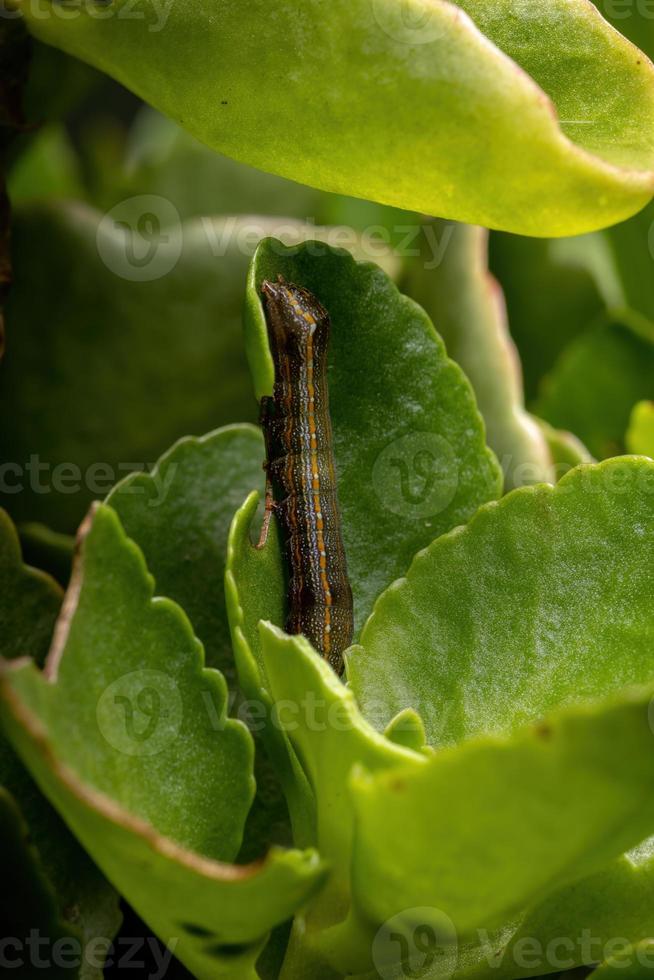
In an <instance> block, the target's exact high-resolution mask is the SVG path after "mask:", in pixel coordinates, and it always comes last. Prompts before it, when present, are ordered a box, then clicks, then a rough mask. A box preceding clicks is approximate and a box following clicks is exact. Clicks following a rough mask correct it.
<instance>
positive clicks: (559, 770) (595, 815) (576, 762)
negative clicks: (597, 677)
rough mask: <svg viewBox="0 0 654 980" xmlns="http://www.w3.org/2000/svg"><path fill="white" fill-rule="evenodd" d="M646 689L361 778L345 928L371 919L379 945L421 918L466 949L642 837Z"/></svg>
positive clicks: (653, 774)
mask: <svg viewBox="0 0 654 980" xmlns="http://www.w3.org/2000/svg"><path fill="white" fill-rule="evenodd" d="M653 690H654V688H652V687H651V686H650V687H649V688H643V689H638V690H634V691H633V692H631V693H627V692H625V693H624V694H622V695H621V697H620V698H616V699H611V700H609V701H604V702H599V703H597V704H595V705H593V706H590V705H586V706H580V707H576V708H572V709H568V710H566V711H563V712H560V713H558V714H557V715H553V716H550V717H549V718H548V719H547V720H546V721H545V722H543V723H541V724H539V725H538V726H536V727H534V728H533V729H527V730H522V731H521V732H518V733H516V734H514V735H513V736H512V737H510V738H509V739H489V738H485V739H476V740H473V741H471V742H468V743H466V744H465V745H463V746H458V747H457V748H454V749H444V750H442V751H440V752H438V753H436V754H435V755H434V756H433V757H432V758H431V759H428V760H427V761H426V762H425V764H424V765H423V766H422V767H416V766H413V767H410V768H409V767H407V768H406V770H405V771H402V770H395V771H394V772H391V773H388V772H381V773H377V774H375V775H371V774H369V773H366V772H365V770H364V769H361V770H360V771H359V772H358V773H355V775H354V777H353V780H352V789H353V794H354V803H355V810H356V829H355V837H354V846H353V872H352V875H353V894H354V906H353V913H352V915H351V921H352V920H354V921H355V922H356V919H355V917H356V915H357V914H358V916H359V917H360V919H359V924H361V920H362V919H367V921H368V922H369V929H370V933H371V935H372V936H374V935H375V932H376V930H377V928H378V927H379V925H381V924H382V923H384V922H387V921H388V920H392V919H393V918H394V917H395V916H397V917H398V919H399V921H400V923H402V921H404V929H405V930H407V931H408V930H410V929H411V928H412V925H415V918H416V915H417V914H420V915H423V916H425V919H423V921H425V920H426V923H427V924H428V925H431V926H432V927H434V926H435V927H438V926H439V925H440V923H441V922H442V920H443V919H445V921H446V922H447V923H449V924H450V926H451V929H452V934H453V938H457V937H458V938H460V939H462V940H465V939H466V938H468V937H469V936H470V935H471V934H474V930H476V929H478V928H485V927H489V926H492V925H493V924H498V922H499V923H501V922H502V921H506V919H507V918H509V917H510V916H511V914H512V913H517V912H519V911H520V910H521V908H524V906H525V905H526V904H528V903H529V902H530V901H533V900H534V899H535V898H541V897H544V896H545V895H547V893H550V892H553V891H554V890H555V889H556V888H557V887H560V886H561V885H563V884H565V883H567V882H572V881H574V880H576V879H578V878H580V877H582V876H583V875H585V874H588V873H591V872H593V871H594V870H599V869H600V868H601V867H602V864H603V863H605V862H607V861H608V860H610V859H611V858H615V857H617V856H618V855H619V854H620V852H621V851H622V850H624V849H625V848H626V847H629V846H630V845H633V844H635V843H636V842H637V841H638V840H640V839H641V838H642V837H644V836H646V835H647V834H648V833H650V832H651V829H652V827H653V826H654V771H653V770H652V765H651V757H652V730H651V724H650V721H649V708H650V703H651V697H652V691H653ZM434 841H438V842H440V844H441V846H437V847H435V846H434ZM412 920H413V922H412ZM400 931H402V930H401V927H400ZM409 934H410V933H409Z"/></svg>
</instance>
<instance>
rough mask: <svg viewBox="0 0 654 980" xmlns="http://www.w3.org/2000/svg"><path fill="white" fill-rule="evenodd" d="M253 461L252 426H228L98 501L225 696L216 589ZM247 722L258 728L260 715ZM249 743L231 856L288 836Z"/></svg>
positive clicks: (252, 480) (257, 452)
mask: <svg viewBox="0 0 654 980" xmlns="http://www.w3.org/2000/svg"><path fill="white" fill-rule="evenodd" d="M263 456H264V450H263V439H262V436H261V433H260V432H259V430H258V429H255V428H254V426H247V425H242V426H230V427H228V428H225V429H219V430H218V431H217V432H212V433H210V434H209V435H207V436H205V437H203V438H202V439H182V440H181V441H180V442H179V443H177V445H176V446H174V447H173V448H172V449H171V450H170V451H169V452H168V453H166V454H165V455H164V456H163V457H162V459H161V460H159V462H158V463H157V465H156V466H155V468H154V470H153V471H152V473H151V474H138V475H133V476H130V477H127V479H126V480H124V481H123V482H122V483H120V484H119V485H118V486H117V487H116V488H115V489H114V490H113V491H112V492H111V494H110V495H109V497H108V500H107V502H108V503H109V504H110V505H111V506H112V507H113V508H114V510H115V511H116V512H117V513H118V515H119V517H120V519H121V523H122V525H123V527H124V528H125V531H126V533H127V534H128V535H129V537H130V538H132V540H133V541H135V542H136V543H137V544H138V545H139V547H140V548H141V549H142V551H143V553H144V556H145V559H146V563H147V565H148V568H149V569H150V571H151V572H152V574H153V575H154V576H155V580H156V582H157V589H158V591H159V592H160V593H161V594H162V595H165V596H167V597H168V598H170V599H173V600H174V601H175V602H177V603H178V604H179V605H180V606H181V607H182V608H183V609H184V611H185V612H186V613H187V615H188V616H189V619H190V620H191V623H192V624H193V629H194V632H195V634H196V636H197V637H198V638H199V639H200V640H201V641H202V643H203V645H204V648H205V653H206V658H207V663H208V664H209V665H210V666H213V667H218V668H219V669H220V670H221V671H222V673H223V674H224V675H225V678H226V679H227V681H228V684H229V687H230V690H231V691H234V692H235V691H236V688H237V683H236V678H235V670H234V654H233V652H232V644H231V640H230V635H229V627H228V624H227V612H226V608H225V598H224V587H223V586H224V575H225V558H226V550H227V538H228V533H229V528H230V524H231V521H232V517H233V515H234V513H235V511H236V510H237V508H238V507H239V505H240V504H241V502H242V500H243V497H244V496H245V495H246V494H247V492H248V491H249V489H250V488H251V487H252V486H256V485H257V484H261V483H262V482H263V469H262V460H263ZM248 697H249V698H251V699H252V700H254V699H257V700H258V698H259V694H258V690H256V689H255V690H254V691H252V690H251V691H250V692H248ZM248 706H249V705H248V702H245V703H243V702H241V703H238V702H237V703H236V704H234V706H233V707H234V710H235V711H237V712H238V714H239V717H245V718H246V720H247V709H248ZM252 721H253V723H254V724H253V727H254V728H255V729H258V727H260V724H261V719H260V718H259V717H258V716H257V717H254V718H253V719H252ZM255 746H256V749H257V758H256V777H257V784H258V789H259V793H258V797H257V800H255V804H254V807H253V810H252V811H251V813H250V816H249V820H248V825H247V826H246V830H245V834H244V845H243V847H244V849H242V850H241V853H240V856H241V859H243V854H244V853H245V854H246V855H247V856H248V857H249V858H252V859H254V858H256V857H259V856H260V855H261V853H262V851H264V850H267V847H268V846H269V845H270V844H271V843H273V842H275V843H288V841H289V836H290V835H289V832H288V828H287V819H288V816H287V813H286V805H285V802H284V798H283V795H282V792H281V788H280V787H279V782H278V777H277V774H276V773H275V771H274V770H273V769H272V768H271V766H270V764H268V765H266V760H265V758H264V757H263V752H262V747H261V744H260V740H259V738H258V736H257V735H256V734H255ZM298 776H299V777H300V778H299V779H298V778H297V777H298ZM302 782H303V780H302V777H301V774H293V775H292V777H291V780H290V783H287V784H286V791H287V792H288V793H289V794H290V795H291V796H292V797H293V798H294V799H295V798H296V796H297V794H298V792H299V791H300V788H301V785H302ZM259 784H260V785H259ZM298 784H299V785H298ZM296 829H298V828H296ZM299 838H300V839H301V834H300V835H299Z"/></svg>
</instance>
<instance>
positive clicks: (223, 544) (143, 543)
mask: <svg viewBox="0 0 654 980" xmlns="http://www.w3.org/2000/svg"><path fill="white" fill-rule="evenodd" d="M263 458H264V449H263V438H262V436H261V432H260V431H259V430H258V429H257V428H255V427H254V426H252V425H233V426H228V427H227V428H224V429H218V430H217V431H216V432H210V433H209V434H208V435H206V436H203V437H202V438H201V439H196V438H187V439H182V440H180V441H179V442H178V443H176V444H175V445H174V446H173V447H172V449H170V450H169V451H168V452H167V453H165V454H164V455H163V456H162V457H161V459H160V460H159V461H158V462H157V464H156V465H155V467H154V468H153V469H152V471H151V472H150V473H135V474H132V475H131V476H128V477H127V478H126V479H125V480H123V481H122V482H121V483H119V484H118V486H116V487H115V488H114V489H113V490H112V491H111V493H110V494H109V496H108V497H107V503H108V504H109V505H110V506H111V507H112V508H113V509H114V510H115V511H116V513H117V514H118V516H119V517H120V521H121V524H122V526H123V527H124V529H125V533H126V534H127V536H128V537H130V538H131V539H132V540H133V541H135V542H136V544H137V545H138V546H139V548H140V549H141V550H142V552H143V555H144V558H145V561H146V564H147V566H148V569H149V570H150V572H151V574H152V575H154V578H155V580H156V583H157V590H158V592H159V594H160V595H165V596H167V597H168V598H169V599H173V601H174V602H176V603H178V605H180V606H181V607H182V609H183V610H184V612H185V613H186V614H187V616H188V617H189V619H190V621H191V623H192V624H193V631H194V633H195V635H196V636H197V637H198V639H199V640H200V641H201V642H202V644H203V646H204V650H205V654H206V660H207V664H208V665H209V666H211V667H218V668H219V670H221V671H222V673H223V674H225V676H226V677H227V679H228V680H229V681H230V682H231V681H233V678H234V668H233V662H234V661H233V655H232V648H231V641H230V636H229V629H228V625H227V615H226V611H225V600H224V596H223V580H224V575H225V556H226V549H227V536H228V533H229V528H230V524H231V522H232V518H233V516H234V513H235V511H236V510H237V509H238V508H239V507H240V505H241V504H242V502H243V498H244V497H245V496H246V494H247V493H249V491H250V490H251V489H252V487H256V486H262V484H263V468H262V463H263Z"/></svg>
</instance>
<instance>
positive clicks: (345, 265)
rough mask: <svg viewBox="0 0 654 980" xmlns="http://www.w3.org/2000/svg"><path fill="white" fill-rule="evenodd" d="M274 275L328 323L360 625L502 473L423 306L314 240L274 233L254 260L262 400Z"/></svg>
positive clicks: (252, 337)
mask: <svg viewBox="0 0 654 980" xmlns="http://www.w3.org/2000/svg"><path fill="white" fill-rule="evenodd" d="M280 274H281V275H283V276H284V278H285V279H287V280H288V281H289V282H295V283H297V284H299V285H302V286H305V287H306V288H307V289H309V290H310V291H311V292H312V293H314V294H315V295H316V296H317V297H318V298H319V300H320V301H321V303H322V304H323V305H324V307H325V308H326V309H327V310H328V312H329V315H330V319H331V324H332V330H331V339H330V351H329V391H330V414H331V418H332V424H333V429H334V456H335V460H336V471H337V477H338V497H339V502H340V509H341V515H342V518H343V537H344V542H345V551H346V554H347V561H348V572H349V576H350V580H351V582H352V588H353V592H354V607H355V622H356V625H357V627H358V626H360V625H361V624H362V622H363V621H364V620H365V618H366V617H367V615H368V614H369V612H370V610H371V608H372V604H373V602H374V600H375V599H376V597H377V595H378V594H379V593H380V592H381V590H382V589H383V588H384V587H385V586H387V585H388V584H389V583H390V582H392V581H393V579H394V578H396V577H397V576H398V575H400V574H402V573H403V572H404V570H405V569H406V567H407V565H408V564H409V562H410V561H411V558H412V557H413V555H414V554H415V552H416V551H417V550H418V549H419V548H421V547H424V545H425V544H426V543H427V542H429V541H431V540H432V539H433V538H435V537H437V536H438V535H439V534H442V533H443V532H444V531H447V530H449V529H450V528H452V527H454V526H456V525H457V524H460V523H462V522H464V521H466V520H467V519H468V518H469V517H470V516H471V514H473V513H474V512H475V510H476V509H477V507H478V506H479V505H480V504H481V503H484V502H485V501H487V500H490V499H493V498H495V497H496V496H497V495H498V494H499V492H500V480H501V474H500V472H499V468H498V466H497V461H496V460H495V457H494V456H493V454H492V453H491V452H490V450H488V449H487V448H486V446H485V442H484V431H483V424H482V422H481V419H480V417H479V415H478V413H477V409H476V406H475V402H474V397H473V393H472V390H471V388H470V385H469V383H468V381H467V380H466V378H465V376H464V375H463V373H462V371H461V369H460V368H459V367H458V365H456V364H455V363H454V362H453V361H451V360H450V359H449V358H448V357H447V356H446V353H445V349H444V346H443V343H442V341H441V340H440V338H439V337H438V335H437V334H436V332H435V330H434V328H433V326H432V324H431V323H430V321H429V319H428V317H427V316H426V314H425V313H424V311H423V310H421V309H420V307H418V306H417V305H416V304H415V303H414V302H412V301H411V300H409V299H407V297H405V296H402V295H401V294H400V293H399V292H398V291H397V289H396V287H395V286H394V285H393V283H392V282H391V281H390V280H389V278H388V276H386V275H385V273H384V272H382V270H380V269H379V268H378V267H376V266H373V265H371V264H367V263H366V264H357V263H356V262H355V261H354V259H353V258H352V256H350V255H349V254H348V253H346V252H343V251H340V250H335V249H331V248H329V247H328V246H325V245H320V243H307V244H306V245H303V246H300V247H298V248H297V249H287V248H285V247H284V246H283V245H281V244H280V243H279V242H276V241H275V240H273V239H270V240H267V241H264V242H262V243H261V245H260V246H259V248H258V250H257V253H256V255H255V257H254V260H253V263H252V267H251V270H250V276H249V285H248V296H247V306H246V349H247V352H248V358H249V361H250V366H251V369H252V375H253V378H254V385H255V391H256V394H257V398H261V397H262V396H263V395H265V394H271V393H272V385H273V368H272V359H271V355H270V350H269V347H268V335H267V329H266V324H265V318H264V314H263V309H262V306H261V300H260V289H261V283H262V281H263V280H264V279H266V278H267V279H276V278H277V276H278V275H280ZM259 618H263V617H259Z"/></svg>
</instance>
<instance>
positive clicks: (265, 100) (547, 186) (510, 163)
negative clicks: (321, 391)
mask: <svg viewBox="0 0 654 980" xmlns="http://www.w3.org/2000/svg"><path fill="white" fill-rule="evenodd" d="M15 2H16V5H17V6H19V7H20V8H21V9H22V11H23V13H24V16H25V18H26V20H27V23H28V25H29V27H30V29H31V30H32V31H33V33H34V34H35V35H36V36H37V37H38V38H40V39H41V40H43V41H46V42H47V43H50V44H53V45H55V46H58V47H61V48H63V49H64V50H66V51H68V52H69V53H72V54H75V55H77V56H78V57H80V58H82V59H83V60H85V61H88V62H89V63H91V64H93V65H95V66H96V67H99V68H101V69H102V70H103V71H106V72H107V73H109V74H111V75H113V76H114V77H115V78H118V79H119V80H120V81H121V82H122V83H123V84H124V85H126V86H127V87H129V88H131V89H132V90H133V91H135V92H136V93H137V94H138V95H140V96H141V97H143V98H144V99H145V100H146V101H148V102H150V103H151V104H152V105H154V106H155V107H156V108H159V109H161V110H162V111H163V112H165V113H166V114H167V115H169V116H171V117H173V118H174V119H176V120H178V121H179V122H183V124H184V125H185V126H186V127H187V128H188V129H189V130H190V131H191V132H192V133H193V134H194V135H195V136H197V137H198V138H199V139H201V140H202V141H203V142H205V143H207V144H208V145H210V146H212V147H213V148H215V149H218V150H220V151H221V152H224V153H226V154H227V155H229V156H233V157H235V158H237V159H240V160H242V161H244V162H247V163H250V164H253V165H254V166H258V167H260V168H262V169H265V170H268V171H271V172H275V173H278V174H281V175H282V176H286V177H291V178H292V179H294V180H298V181H301V182H303V183H307V184H310V185H313V186H319V187H322V188H324V189H328V190H332V191H338V192H340V193H344V194H350V195H354V196H359V197H367V198H371V199H374V200H378V201H381V202H383V203H387V204H394V205H397V206H399V207H402V208H407V209H411V210H416V211H423V212H427V213H429V214H440V215H443V216H446V217H451V218H456V219H459V220H463V221H470V222H474V223H478V224H482V225H486V226H492V227H503V228H507V229H510V230H513V231H521V232H523V233H527V234H538V235H560V234H573V233H575V232H581V231H587V230H591V229H594V228H597V227H599V226H601V225H606V224H609V223H612V222H615V221H618V220H620V219H621V218H624V217H627V216H628V215H630V214H633V213H634V212H635V211H637V210H638V209H639V208H640V207H642V206H643V205H644V204H645V203H647V201H648V200H649V198H650V197H651V195H652V192H653V191H654V174H653V172H652V170H653V168H654V151H653V149H652V145H651V140H650V138H649V133H650V131H651V128H652V123H653V122H654V69H653V68H652V65H651V64H650V63H649V62H648V61H647V60H646V59H645V58H644V57H643V56H642V55H640V53H639V52H638V50H637V49H635V48H633V47H632V46H631V45H630V44H629V43H628V42H626V41H625V40H624V39H623V38H622V37H620V35H618V34H617V33H616V32H613V31H612V30H610V28H609V27H608V25H607V24H606V22H605V21H604V20H603V19H602V18H601V17H600V16H599V15H598V14H597V12H596V11H595V10H594V8H593V7H591V6H590V4H586V3H583V2H581V0H574V2H566V0H557V2H552V0H547V2H545V0H540V2H537V3H534V4H530V8H529V11H528V13H526V12H525V9H524V6H523V4H522V3H519V0H504V2H502V0H494V2H493V3H488V2H486V0H484V2H480V0H467V2H466V3H462V4H460V5H459V7H456V6H454V5H453V4H449V3H444V2H438V3H435V4H434V3H431V2H427V0H411V3H410V7H409V9H408V15H409V17H408V20H407V19H406V17H405V16H404V15H405V14H406V13H407V11H405V10H401V9H400V7H399V5H398V4H397V3H396V2H395V0H375V2H374V3H372V4H371V3H369V2H368V0H350V2H348V3H347V4H346V3H344V2H343V0H341V2H338V3H333V4H331V5H330V7H329V10H328V11H326V10H325V7H324V4H322V3H321V2H319V0H312V2H310V3H306V2H305V3H299V2H298V0H285V2H284V3H281V4H278V5H277V6H276V7H275V9H274V11H273V12H271V9H270V5H269V4H268V3H264V2H263V0H257V2H255V3H252V2H249V3H247V4H245V3H244V2H243V0H241V2H238V0H232V2H230V3H225V4H222V5H221V6H220V8H219V9H218V10H216V9H214V8H213V7H212V8H208V7H207V6H206V5H204V4H203V3H202V2H201V0H184V2H182V3H175V4H170V5H168V6H164V5H159V6H157V5H155V4H151V3H150V2H149V0H138V2H137V4H136V6H135V8H134V11H133V13H135V14H137V15H141V14H142V15H143V16H135V17H131V16H130V17H129V18H127V17H126V16H121V15H120V12H121V9H122V8H121V7H120V6H119V7H117V8H114V9H113V12H112V16H110V17H102V18H101V19H98V18H97V17H96V16H95V15H94V13H93V11H92V10H91V9H87V8H85V7H82V8H80V9H79V10H77V11H76V12H75V13H76V16H75V18H74V19H73V18H71V19H66V20H63V19H61V18H59V17H56V16H41V11H37V10H36V9H35V8H33V5H31V4H23V3H20V0H15ZM468 15H469V16H468ZM244 16H246V17H247V24H248V30H247V31H246V32H244V31H243V18H244ZM544 36H546V37H547V38H548V44H547V45H546V46H544V45H543V43H542V38H543V37H544ZM189 52H192V56H189ZM513 59H515V60H513ZM262 70H265V74H266V80H267V84H266V85H265V86H262V85H261V84H260V82H261V72H262ZM289 70H291V71H292V73H293V85H292V86H289V85H288V73H289ZM530 76H531V77H530ZM380 78H383V80H384V87H383V98H380ZM516 119H520V126H516V125H515V120H516ZM300 122H302V124H300Z"/></svg>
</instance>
